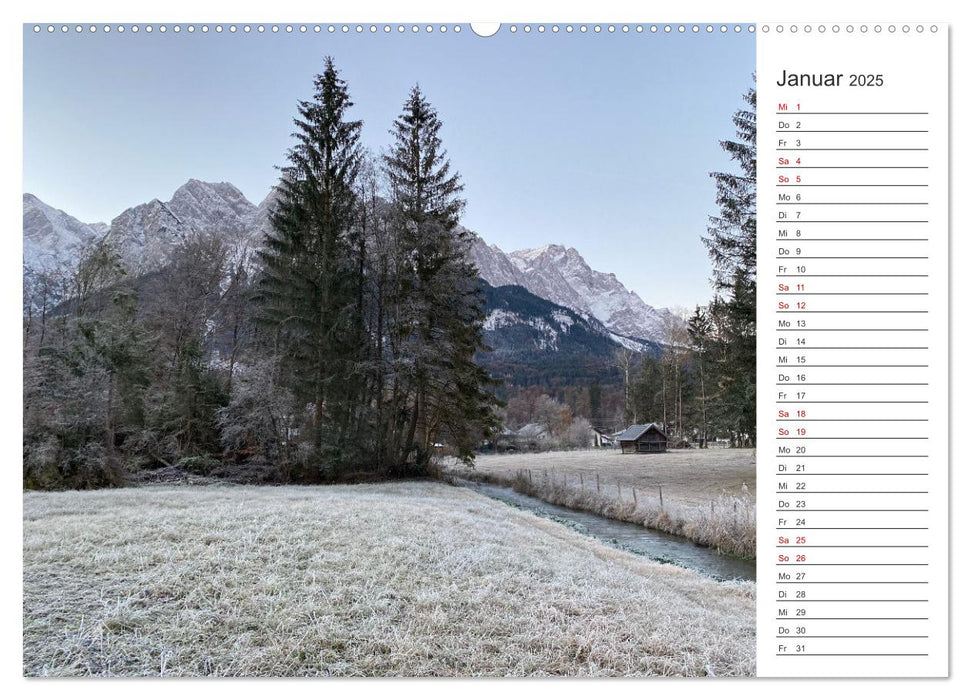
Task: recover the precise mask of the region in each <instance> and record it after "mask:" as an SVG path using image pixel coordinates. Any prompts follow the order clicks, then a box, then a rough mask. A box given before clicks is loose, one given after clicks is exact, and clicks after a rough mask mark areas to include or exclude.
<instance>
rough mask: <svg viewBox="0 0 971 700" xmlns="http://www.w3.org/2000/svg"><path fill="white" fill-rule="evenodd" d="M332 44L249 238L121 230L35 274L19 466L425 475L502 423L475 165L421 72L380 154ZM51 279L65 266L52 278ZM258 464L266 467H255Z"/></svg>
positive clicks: (103, 480)
mask: <svg viewBox="0 0 971 700" xmlns="http://www.w3.org/2000/svg"><path fill="white" fill-rule="evenodd" d="M352 107H353V103H352V101H351V98H350V94H349V92H348V88H347V85H346V83H345V81H343V80H342V79H341V78H340V76H339V73H338V71H337V69H336V68H335V66H334V63H333V61H332V60H330V59H327V61H326V64H325V68H324V71H323V72H322V73H321V74H320V75H318V76H317V77H316V79H315V82H314V94H313V98H312V99H310V100H307V101H304V102H301V103H300V104H299V106H298V116H297V118H296V119H295V120H294V124H295V127H296V130H295V133H294V139H295V145H294V146H293V147H292V148H291V149H290V151H289V153H288V157H287V164H286V165H285V166H284V167H283V168H281V179H280V183H279V185H278V187H277V194H278V201H277V206H276V209H275V212H274V214H273V216H272V218H271V222H272V229H271V231H270V233H268V235H267V237H266V240H265V241H263V242H262V245H261V246H260V247H259V249H258V250H256V251H246V250H243V251H240V250H234V249H232V248H231V247H230V246H229V245H228V243H227V242H226V240H225V238H224V237H222V236H220V232H219V231H206V232H198V234H197V235H195V236H193V237H192V238H191V239H190V240H187V241H185V242H184V243H183V244H182V245H180V246H179V247H178V248H177V249H176V250H175V251H174V253H173V255H172V256H171V259H170V260H169V263H168V265H167V266H166V267H165V268H164V269H163V270H161V271H160V272H158V273H155V274H153V275H149V276H141V277H135V276H133V275H130V274H128V271H127V270H126V269H125V266H124V264H123V263H122V261H121V259H120V258H119V256H118V255H117V254H116V252H115V251H113V250H112V249H111V247H110V244H109V243H101V244H99V245H98V246H96V247H95V249H94V250H91V251H88V252H87V253H86V254H85V255H84V256H83V257H82V259H81V261H80V262H79V263H78V265H77V266H76V268H74V269H72V270H69V271H64V274H62V275H59V276H58V275H57V274H56V273H49V274H47V275H44V276H40V277H37V278H35V279H36V283H35V286H36V289H32V290H30V293H28V290H25V304H26V307H27V308H25V321H24V323H25V331H24V380H25V381H24V483H25V486H27V487H29V488H65V487H74V488H78V487H81V488H83V487H95V486H101V485H106V484H113V483H118V482H120V481H121V480H122V478H123V477H124V475H125V474H126V473H131V472H137V471H140V470H145V469H154V468H158V467H165V466H169V467H178V468H180V469H185V470H188V471H198V472H203V473H225V472H226V471H227V470H229V471H232V470H233V469H237V470H238V468H244V467H245V468H251V469H256V470H258V471H259V473H260V474H261V475H262V477H261V478H268V479H282V480H287V481H311V482H316V481H331V480H339V479H344V478H368V477H373V476H382V477H383V476H411V475H421V474H424V473H427V470H428V468H429V464H430V458H431V456H432V454H433V453H434V451H435V449H436V445H442V444H445V445H447V446H448V448H449V449H450V450H451V451H452V452H453V453H455V454H456V455H458V456H459V457H462V458H466V459H469V458H471V456H472V450H473V448H474V447H475V446H476V445H477V444H478V442H479V441H480V440H481V439H482V437H483V436H484V435H486V434H488V433H489V432H490V431H492V430H493V429H494V428H495V427H496V426H497V419H496V414H495V411H494V409H495V406H496V405H497V401H496V399H495V398H494V396H493V394H492V393H491V392H490V391H489V389H490V385H491V382H492V380H491V379H490V377H489V376H488V374H487V373H486V372H485V371H484V370H483V369H481V368H480V367H479V366H478V365H476V364H475V363H474V362H473V357H474V355H475V353H476V352H477V351H479V350H481V349H482V348H483V343H482V323H483V320H484V319H483V312H482V298H481V295H480V292H479V289H478V286H477V271H476V269H475V267H474V266H473V265H472V264H471V263H470V262H469V258H468V247H469V245H470V243H471V240H470V238H469V236H470V234H468V233H466V232H464V230H463V229H460V228H457V227H456V225H457V223H458V219H459V215H460V214H461V212H462V209H463V207H464V201H463V200H462V199H461V196H460V195H461V191H462V184H461V182H460V179H459V175H458V174H457V173H455V172H454V171H453V170H452V168H451V165H450V163H449V161H448V158H447V154H446V151H445V149H444V147H443V144H442V142H441V139H440V136H439V132H440V129H441V126H442V125H441V121H440V119H439V118H438V116H437V114H436V111H435V110H434V108H433V107H432V106H431V105H430V104H429V102H428V101H427V99H426V98H425V96H424V95H423V94H422V92H421V91H420V89H419V88H418V87H415V88H414V89H413V90H412V91H411V93H410V94H409V95H408V98H407V100H406V101H405V103H404V106H403V109H402V112H401V114H400V115H399V116H398V118H397V119H396V120H394V122H393V124H392V129H391V135H392V142H391V144H390V145H389V146H388V147H387V149H386V150H385V152H384V155H382V156H381V157H380V158H375V157H373V156H371V155H370V154H369V152H368V151H367V150H366V149H365V148H364V147H363V145H362V144H361V142H360V135H361V127H362V123H361V122H360V121H358V120H353V119H351V118H350V110H351V108H352ZM55 277H56V279H52V278H55ZM254 473H255V472H254Z"/></svg>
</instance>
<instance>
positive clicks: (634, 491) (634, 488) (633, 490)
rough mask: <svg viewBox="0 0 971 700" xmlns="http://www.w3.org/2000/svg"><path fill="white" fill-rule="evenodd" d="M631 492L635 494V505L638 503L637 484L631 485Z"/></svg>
mask: <svg viewBox="0 0 971 700" xmlns="http://www.w3.org/2000/svg"><path fill="white" fill-rule="evenodd" d="M630 492H631V493H632V494H634V505H635V506H636V505H637V488H636V487H635V486H631V487H630Z"/></svg>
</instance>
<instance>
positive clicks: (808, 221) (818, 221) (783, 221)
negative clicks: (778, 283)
mask: <svg viewBox="0 0 971 700" xmlns="http://www.w3.org/2000/svg"><path fill="white" fill-rule="evenodd" d="M775 223H777V224H929V223H930V221H927V220H924V219H776V221H775Z"/></svg>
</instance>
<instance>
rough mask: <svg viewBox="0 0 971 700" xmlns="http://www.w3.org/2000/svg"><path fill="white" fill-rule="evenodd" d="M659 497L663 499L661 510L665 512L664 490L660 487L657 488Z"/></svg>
mask: <svg viewBox="0 0 971 700" xmlns="http://www.w3.org/2000/svg"><path fill="white" fill-rule="evenodd" d="M657 497H658V498H659V499H661V510H664V489H663V488H662V487H660V486H658V487H657Z"/></svg>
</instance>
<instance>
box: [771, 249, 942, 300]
mask: <svg viewBox="0 0 971 700" xmlns="http://www.w3.org/2000/svg"><path fill="white" fill-rule="evenodd" d="M776 240H777V241H781V242H783V243H793V242H795V243H803V242H805V241H809V242H813V241H833V242H837V243H845V242H848V241H851V242H855V243H858V242H861V241H862V242H865V241H878V242H881V241H882V242H886V241H910V242H913V241H927V240H930V239H929V238H803V237H802V236H799V237H798V238H797V237H795V236H793V237H789V236H786V237H785V238H776ZM859 293H860V294H866V293H867V292H859ZM924 293H925V294H926V292H924Z"/></svg>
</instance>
